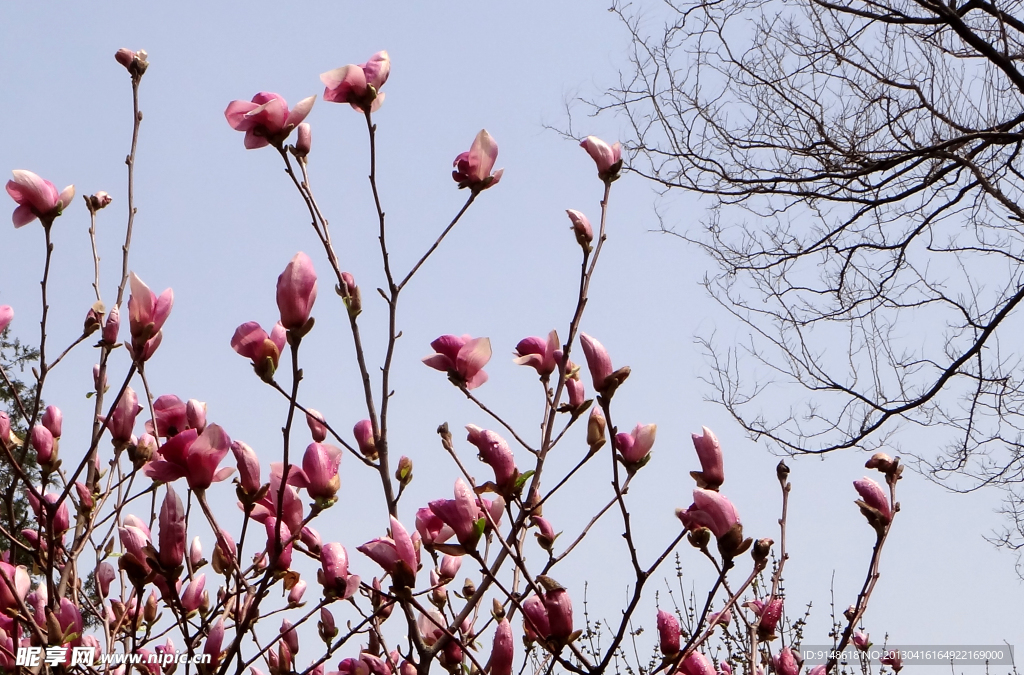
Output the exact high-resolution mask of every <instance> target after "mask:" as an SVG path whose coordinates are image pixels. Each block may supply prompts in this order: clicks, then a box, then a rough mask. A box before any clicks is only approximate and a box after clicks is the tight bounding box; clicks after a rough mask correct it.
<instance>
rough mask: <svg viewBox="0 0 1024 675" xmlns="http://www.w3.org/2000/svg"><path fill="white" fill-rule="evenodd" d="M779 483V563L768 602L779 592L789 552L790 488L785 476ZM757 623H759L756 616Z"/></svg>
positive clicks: (773, 577) (773, 576)
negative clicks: (787, 537) (787, 539)
mask: <svg viewBox="0 0 1024 675" xmlns="http://www.w3.org/2000/svg"><path fill="white" fill-rule="evenodd" d="M779 484H780V485H781V486H782V515H781V516H780V517H779V565H778V567H777V568H776V569H775V573H774V574H773V575H772V592H771V595H770V596H768V602H772V601H773V600H775V598H776V596H777V595H778V594H779V584H780V582H781V581H782V568H783V567H785V566H786V561H787V560H789V553H787V552H786V521H787V519H788V517H789V492H790V490H791V489H792V488H791V485H790V483H789V480H788V479H787V478H781V479H780V480H779ZM757 623H761V620H760V618H758V621H757Z"/></svg>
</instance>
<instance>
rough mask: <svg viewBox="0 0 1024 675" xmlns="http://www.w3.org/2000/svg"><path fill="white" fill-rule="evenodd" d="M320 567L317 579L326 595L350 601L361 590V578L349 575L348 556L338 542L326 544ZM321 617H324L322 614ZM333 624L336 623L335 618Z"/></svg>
mask: <svg viewBox="0 0 1024 675" xmlns="http://www.w3.org/2000/svg"><path fill="white" fill-rule="evenodd" d="M320 565H321V569H320V571H319V573H318V574H317V577H318V579H319V581H320V585H322V586H323V587H324V591H325V592H326V593H331V594H333V595H336V596H337V597H339V598H342V599H348V598H350V597H352V595H353V594H355V592H356V591H357V590H359V577H357V576H354V575H349V573H348V554H347V553H346V552H345V547H344V546H342V545H341V544H339V543H337V542H332V543H330V544H324V545H323V548H321V549H320ZM321 617H323V614H322V613H321ZM331 623H332V624H333V623H334V621H333V616H332V617H331ZM332 627H333V626H332Z"/></svg>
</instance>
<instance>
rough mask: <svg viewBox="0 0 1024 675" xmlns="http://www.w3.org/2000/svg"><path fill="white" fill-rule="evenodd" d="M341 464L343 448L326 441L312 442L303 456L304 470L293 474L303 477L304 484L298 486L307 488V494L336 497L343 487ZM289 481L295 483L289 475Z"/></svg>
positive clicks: (317, 497) (316, 497) (320, 497)
mask: <svg viewBox="0 0 1024 675" xmlns="http://www.w3.org/2000/svg"><path fill="white" fill-rule="evenodd" d="M339 466H341V449H340V448H336V447H334V446H333V445H328V444H326V443H310V444H309V445H308V446H307V447H306V452H305V453H304V454H303V456H302V470H301V471H294V472H293V473H292V475H294V476H296V477H297V478H301V479H302V480H303V482H304V484H303V485H299V486H298V487H304V488H306V494H308V495H309V496H310V497H312V498H313V499H328V500H330V499H334V497H335V495H337V494H338V489H339V488H341V476H339V475H338V467H339ZM288 482H289V483H291V484H292V485H295V483H294V482H293V481H292V479H291V476H289V479H288Z"/></svg>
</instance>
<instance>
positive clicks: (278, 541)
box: [263, 516, 294, 572]
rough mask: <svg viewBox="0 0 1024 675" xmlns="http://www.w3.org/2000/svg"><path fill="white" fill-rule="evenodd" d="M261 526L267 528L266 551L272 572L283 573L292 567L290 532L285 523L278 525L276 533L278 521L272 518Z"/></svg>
mask: <svg viewBox="0 0 1024 675" xmlns="http://www.w3.org/2000/svg"><path fill="white" fill-rule="evenodd" d="M263 525H264V526H265V527H266V528H267V548H266V551H267V556H268V558H269V560H270V565H271V567H272V568H273V569H274V570H276V571H278V572H284V571H286V570H287V569H288V568H290V567H291V566H292V551H293V548H294V546H293V542H292V531H291V529H290V528H289V527H288V524H287V523H285V522H281V523H280V525H281V529H280V531H278V521H277V518H275V517H273V516H270V517H268V518H267V519H266V520H265V521H264V522H263Z"/></svg>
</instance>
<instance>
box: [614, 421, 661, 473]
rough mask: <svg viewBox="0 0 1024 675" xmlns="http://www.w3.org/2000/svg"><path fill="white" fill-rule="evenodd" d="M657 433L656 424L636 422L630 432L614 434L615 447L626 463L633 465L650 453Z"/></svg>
mask: <svg viewBox="0 0 1024 675" xmlns="http://www.w3.org/2000/svg"><path fill="white" fill-rule="evenodd" d="M657 433H658V425H657V424H637V425H636V427H634V428H633V431H632V433H628V434H627V433H620V434H616V436H615V448H616V449H617V450H618V451H619V454H620V455H622V459H623V460H625V462H626V464H627V465H631V464H632V465H635V464H637V463H639V462H641V461H643V460H644V458H646V457H647V456H648V455H649V454H650V452H651V448H652V447H653V446H654V438H655V436H656V435H657Z"/></svg>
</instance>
